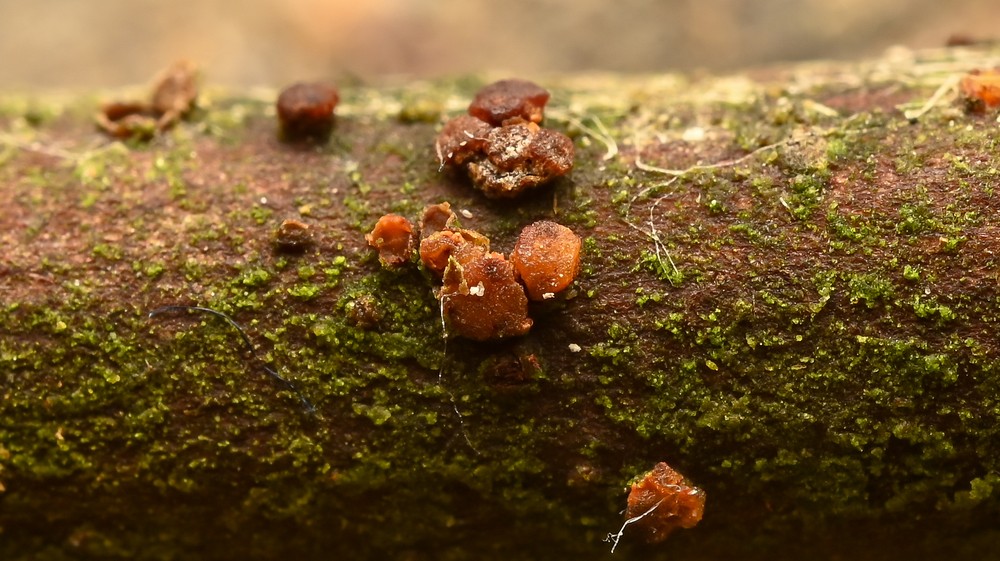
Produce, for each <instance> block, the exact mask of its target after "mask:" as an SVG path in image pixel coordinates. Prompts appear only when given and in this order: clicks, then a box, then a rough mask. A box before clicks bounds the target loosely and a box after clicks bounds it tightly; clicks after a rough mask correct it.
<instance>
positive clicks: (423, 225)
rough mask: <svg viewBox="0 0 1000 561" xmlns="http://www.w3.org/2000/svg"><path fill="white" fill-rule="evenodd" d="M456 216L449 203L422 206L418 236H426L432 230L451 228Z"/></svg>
mask: <svg viewBox="0 0 1000 561" xmlns="http://www.w3.org/2000/svg"><path fill="white" fill-rule="evenodd" d="M456 220H458V218H457V217H456V216H455V213H454V212H452V211H451V203H448V202H443V203H438V204H436V205H427V206H426V207H424V214H423V215H422V216H421V217H420V238H421V239H423V238H426V237H428V236H430V235H431V234H433V233H434V232H440V231H441V230H444V229H445V228H451V226H452V225H453V224H454V223H455V221H456Z"/></svg>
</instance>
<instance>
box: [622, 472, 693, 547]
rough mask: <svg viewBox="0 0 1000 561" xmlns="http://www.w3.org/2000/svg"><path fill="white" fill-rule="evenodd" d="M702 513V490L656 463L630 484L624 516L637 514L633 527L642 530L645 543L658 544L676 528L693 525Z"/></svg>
mask: <svg viewBox="0 0 1000 561" xmlns="http://www.w3.org/2000/svg"><path fill="white" fill-rule="evenodd" d="M654 507H655V508H654ZM651 509H652V510H651ZM704 512H705V492H704V491H702V490H701V489H699V488H697V487H693V486H690V485H689V484H688V483H687V482H686V481H685V480H684V476H683V475H681V474H680V473H678V472H677V471H675V470H674V469H673V468H671V467H670V466H669V465H667V464H666V463H664V462H660V463H658V464H656V466H654V467H653V469H652V470H651V471H649V472H648V473H646V474H645V475H644V476H643V478H642V479H641V480H639V481H637V482H635V483H633V484H632V489H631V490H630V491H629V494H628V508H627V509H626V511H625V516H626V517H627V518H629V519H631V518H636V517H640V516H641V518H639V519H638V520H636V521H635V527H636V528H637V529H639V530H641V531H642V532H644V533H645V536H646V541H647V542H648V543H659V542H662V541H663V540H665V539H667V537H668V536H670V534H671V533H672V532H673V531H674V530H675V529H677V528H693V527H694V526H695V525H697V524H698V522H700V521H701V517H702V515H703V514H704Z"/></svg>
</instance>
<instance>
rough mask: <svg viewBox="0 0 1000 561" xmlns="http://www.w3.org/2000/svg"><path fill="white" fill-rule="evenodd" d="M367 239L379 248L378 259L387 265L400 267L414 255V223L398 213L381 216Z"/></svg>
mask: <svg viewBox="0 0 1000 561" xmlns="http://www.w3.org/2000/svg"><path fill="white" fill-rule="evenodd" d="M365 239H366V240H368V245H370V246H372V247H374V248H375V249H376V250H378V259H379V261H381V262H382V265H383V266H385V267H389V268H394V267H399V266H401V265H403V264H405V263H406V262H407V261H409V260H410V257H411V256H412V255H413V224H411V223H410V221H409V220H407V219H406V218H404V217H402V216H400V215H398V214H386V215H385V216H383V217H382V218H379V219H378V222H377V223H376V224H375V228H373V229H372V231H371V232H370V233H369V234H367V235H366V236H365Z"/></svg>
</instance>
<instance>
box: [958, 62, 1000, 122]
mask: <svg viewBox="0 0 1000 561" xmlns="http://www.w3.org/2000/svg"><path fill="white" fill-rule="evenodd" d="M959 89H960V90H961V91H962V97H963V98H964V99H965V106H966V109H968V111H969V112H970V113H985V112H986V111H987V110H988V109H994V108H996V107H998V106H1000V69H997V68H994V69H992V70H973V71H972V72H970V73H968V74H966V75H965V76H963V77H962V81H961V82H959Z"/></svg>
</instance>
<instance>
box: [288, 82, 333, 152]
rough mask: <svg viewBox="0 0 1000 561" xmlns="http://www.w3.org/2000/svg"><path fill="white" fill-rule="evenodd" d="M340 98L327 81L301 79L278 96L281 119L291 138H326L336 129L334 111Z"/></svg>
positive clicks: (289, 138)
mask: <svg viewBox="0 0 1000 561" xmlns="http://www.w3.org/2000/svg"><path fill="white" fill-rule="evenodd" d="M338 101H340V95H339V94H338V93H337V89H336V88H334V87H333V86H330V85H327V84H320V83H315V82H308V83H307V82H300V83H297V84H293V85H291V86H289V87H287V88H285V89H284V90H283V91H282V92H281V94H280V95H279V96H278V101H277V104H276V106H277V110H278V122H279V123H280V125H281V132H282V134H283V135H284V138H286V139H288V140H302V139H318V140H325V139H326V138H327V137H328V136H329V135H330V131H331V130H332V129H333V110H334V108H335V107H336V106H337V102H338Z"/></svg>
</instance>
